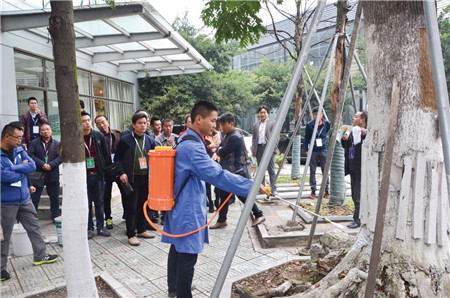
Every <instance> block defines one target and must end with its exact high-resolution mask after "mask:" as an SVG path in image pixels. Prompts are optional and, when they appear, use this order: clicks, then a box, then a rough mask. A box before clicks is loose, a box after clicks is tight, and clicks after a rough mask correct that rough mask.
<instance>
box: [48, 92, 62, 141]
mask: <svg viewBox="0 0 450 298" xmlns="http://www.w3.org/2000/svg"><path fill="white" fill-rule="evenodd" d="M47 109H48V115H47V117H48V122H50V127H51V128H52V136H53V138H54V139H56V140H58V141H61V128H60V126H59V110H58V97H57V96H56V92H47Z"/></svg>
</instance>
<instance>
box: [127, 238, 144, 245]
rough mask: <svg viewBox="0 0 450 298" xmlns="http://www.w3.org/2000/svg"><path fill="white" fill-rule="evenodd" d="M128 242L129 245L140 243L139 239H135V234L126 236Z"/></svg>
mask: <svg viewBox="0 0 450 298" xmlns="http://www.w3.org/2000/svg"><path fill="white" fill-rule="evenodd" d="M128 243H129V244H130V245H133V246H138V245H139V244H141V243H140V242H139V239H137V237H136V236H135V237H131V238H128Z"/></svg>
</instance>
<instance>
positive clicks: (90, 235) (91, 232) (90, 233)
mask: <svg viewBox="0 0 450 298" xmlns="http://www.w3.org/2000/svg"><path fill="white" fill-rule="evenodd" d="M92 237H94V231H88V240H89V239H92Z"/></svg>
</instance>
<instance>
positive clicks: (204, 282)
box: [0, 196, 295, 297]
mask: <svg viewBox="0 0 450 298" xmlns="http://www.w3.org/2000/svg"><path fill="white" fill-rule="evenodd" d="M242 206H243V205H242V204H241V203H240V202H239V201H238V200H236V203H234V204H232V205H231V206H230V208H229V216H228V222H229V224H228V226H227V227H226V228H224V229H219V230H210V231H209V234H210V244H209V245H205V250H204V252H203V253H202V254H200V255H199V258H198V262H197V265H196V266H195V275H194V283H195V285H196V289H195V290H194V292H193V295H194V297H209V296H210V294H211V291H212V289H213V286H214V284H215V281H216V278H217V275H218V272H219V270H220V266H221V264H222V261H223V258H224V256H225V254H226V251H227V249H228V246H229V243H230V239H231V237H232V235H233V232H234V230H235V228H236V223H237V221H238V218H239V216H240V213H241V210H242ZM211 216H212V214H209V217H211ZM121 218H122V206H121V203H120V197H119V198H118V197H117V196H116V197H115V199H114V200H113V222H114V229H113V230H111V232H112V236H111V237H101V236H97V235H95V237H94V238H93V239H92V240H90V241H89V247H90V253H91V262H92V267H93V270H94V273H95V274H97V275H101V274H108V276H109V277H110V278H111V279H112V280H116V281H117V282H118V283H119V284H120V285H121V286H123V288H124V289H125V293H126V294H125V295H127V296H134V297H165V296H167V280H166V270H167V269H166V268H167V267H166V264H167V254H168V251H169V245H167V244H165V243H161V242H160V240H161V236H160V234H159V233H157V232H156V233H155V234H156V235H157V236H156V238H154V239H144V240H142V241H141V245H140V246H136V247H134V246H130V245H128V243H127V237H126V235H125V221H123V220H122V219H121ZM41 228H42V231H43V234H44V237H45V238H46V240H47V241H48V242H49V243H48V244H47V250H48V252H49V253H57V254H58V255H59V256H60V258H59V261H58V262H56V263H53V264H46V265H41V266H33V265H32V261H33V257H32V255H30V256H25V257H15V256H13V253H12V250H11V253H10V255H11V258H10V260H9V262H8V271H9V272H10V273H11V274H12V278H11V279H10V280H8V281H4V282H1V285H0V294H1V296H2V297H12V296H15V297H26V296H29V295H32V294H36V293H39V292H44V291H48V290H50V289H54V288H57V287H61V286H64V285H65V278H64V277H65V274H64V255H63V249H64V248H63V247H60V246H58V244H57V240H56V228H55V226H54V225H52V224H51V222H50V221H49V220H41ZM294 252H295V249H262V248H261V246H260V245H259V242H258V240H257V236H256V233H255V231H254V228H252V227H251V221H250V220H249V221H248V224H247V227H246V229H245V231H244V233H243V235H242V239H241V241H240V246H239V248H238V250H237V252H236V255H235V257H234V260H233V263H232V266H231V268H230V271H229V273H228V276H227V282H226V285H228V287H229V285H230V281H231V280H232V279H233V278H236V277H238V276H241V277H242V276H243V275H245V274H246V273H249V272H255V270H258V268H263V267H267V265H268V264H271V263H279V262H280V260H283V259H286V260H288V259H291V258H292V255H293V254H294ZM126 290H128V293H127V292H126ZM221 296H223V297H227V296H229V289H225V288H224V289H223V291H222V295H221Z"/></svg>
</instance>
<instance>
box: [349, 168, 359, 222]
mask: <svg viewBox="0 0 450 298" xmlns="http://www.w3.org/2000/svg"><path fill="white" fill-rule="evenodd" d="M350 183H351V188H352V199H353V203H355V212H354V213H353V220H354V221H356V222H358V223H359V222H360V220H359V206H360V203H361V174H350Z"/></svg>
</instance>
